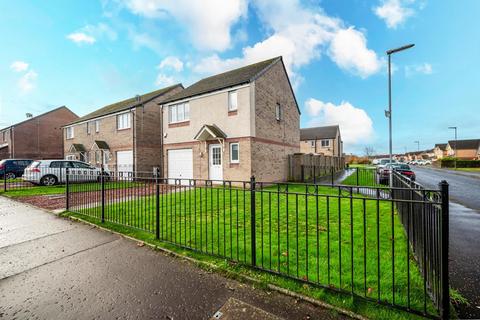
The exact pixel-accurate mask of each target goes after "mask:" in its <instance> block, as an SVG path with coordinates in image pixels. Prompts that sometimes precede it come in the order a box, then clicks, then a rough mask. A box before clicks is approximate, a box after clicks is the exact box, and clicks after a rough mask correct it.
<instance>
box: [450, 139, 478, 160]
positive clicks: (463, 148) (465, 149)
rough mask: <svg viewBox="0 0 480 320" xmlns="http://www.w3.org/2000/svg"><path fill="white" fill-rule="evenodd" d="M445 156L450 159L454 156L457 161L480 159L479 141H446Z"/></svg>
mask: <svg viewBox="0 0 480 320" xmlns="http://www.w3.org/2000/svg"><path fill="white" fill-rule="evenodd" d="M446 150H447V154H448V155H449V156H450V157H454V156H455V150H456V156H457V158H459V159H464V160H473V159H479V158H480V139H469V140H450V141H448V144H447V147H446Z"/></svg>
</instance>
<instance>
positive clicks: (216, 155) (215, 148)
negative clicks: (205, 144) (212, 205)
mask: <svg viewBox="0 0 480 320" xmlns="http://www.w3.org/2000/svg"><path fill="white" fill-rule="evenodd" d="M208 154H209V161H208V162H209V165H208V176H209V179H210V180H223V168H222V146H221V145H219V144H211V145H210V147H209V152H208Z"/></svg>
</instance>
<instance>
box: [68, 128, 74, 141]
mask: <svg viewBox="0 0 480 320" xmlns="http://www.w3.org/2000/svg"><path fill="white" fill-rule="evenodd" d="M73 137H74V130H73V127H68V128H67V139H73Z"/></svg>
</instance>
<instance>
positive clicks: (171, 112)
mask: <svg viewBox="0 0 480 320" xmlns="http://www.w3.org/2000/svg"><path fill="white" fill-rule="evenodd" d="M188 120H190V105H189V104H188V102H185V103H179V104H174V105H171V106H169V107H168V123H175V122H183V121H188Z"/></svg>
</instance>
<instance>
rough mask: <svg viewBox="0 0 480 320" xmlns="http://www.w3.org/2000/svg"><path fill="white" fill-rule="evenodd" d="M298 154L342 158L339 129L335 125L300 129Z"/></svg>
mask: <svg viewBox="0 0 480 320" xmlns="http://www.w3.org/2000/svg"><path fill="white" fill-rule="evenodd" d="M300 152H302V153H313V154H323V155H325V156H336V157H341V156H343V142H342V136H341V135H340V127H339V126H338V125H336V126H325V127H315V128H303V129H300Z"/></svg>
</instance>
